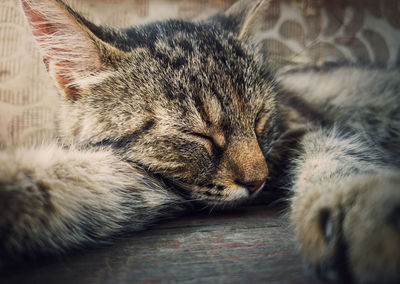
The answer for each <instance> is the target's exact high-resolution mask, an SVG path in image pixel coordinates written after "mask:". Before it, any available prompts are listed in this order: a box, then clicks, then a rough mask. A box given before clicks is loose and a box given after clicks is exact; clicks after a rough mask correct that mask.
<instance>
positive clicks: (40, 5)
mask: <svg viewBox="0 0 400 284" xmlns="http://www.w3.org/2000/svg"><path fill="white" fill-rule="evenodd" d="M22 7H23V10H24V12H25V14H26V17H27V19H28V22H29V24H30V26H31V27H32V34H33V35H34V37H35V39H36V40H37V42H38V43H39V45H40V47H41V50H42V54H43V61H44V63H45V65H46V68H47V71H48V72H49V74H50V76H52V78H53V79H54V80H55V81H56V83H57V84H58V87H59V88H60V89H61V90H62V91H63V92H64V93H65V96H66V98H68V99H70V100H75V99H77V98H78V97H79V96H80V95H81V92H80V90H81V89H82V87H80V86H79V84H78V83H77V82H78V81H79V80H81V79H82V78H85V77H88V76H91V75H92V74H95V73H97V72H100V71H102V70H103V68H104V66H103V64H102V63H101V59H100V54H99V49H98V48H97V47H96V45H95V43H94V41H93V40H92V38H91V37H90V36H89V34H88V31H87V30H85V27H84V26H81V25H80V24H79V23H78V22H77V21H76V20H75V17H74V15H72V14H70V13H69V12H68V10H67V9H66V8H65V7H64V6H63V5H62V4H60V3H58V2H57V1H55V0H52V1H50V0H47V1H46V0H40V1H39V0H37V2H36V1H32V2H31V1H26V0H23V1H22Z"/></svg>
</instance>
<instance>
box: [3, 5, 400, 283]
mask: <svg viewBox="0 0 400 284" xmlns="http://www.w3.org/2000/svg"><path fill="white" fill-rule="evenodd" d="M21 2H22V7H23V10H24V13H25V15H26V18H27V20H28V22H29V24H30V26H31V28H32V33H33V36H34V37H35V39H36V41H37V42H38V44H39V46H40V49H41V51H42V55H43V60H44V63H45V65H46V68H47V70H48V73H49V74H50V76H51V78H52V79H53V80H54V82H55V84H56V85H57V87H58V88H59V91H60V94H61V97H62V104H61V108H60V118H59V137H60V139H59V141H58V142H53V143H51V144H48V145H42V146H39V147H35V148H30V149H28V148H18V149H13V150H8V151H3V152H1V153H0V233H1V234H0V240H1V242H0V262H1V261H3V262H7V261H10V260H18V259H20V258H21V257H25V256H35V255H40V254H54V253H60V252H64V251H67V250H70V249H75V248H79V247H82V246H84V245H88V244H93V243H96V244H97V243H102V242H107V241H110V240H111V239H112V238H114V237H117V236H119V235H121V234H124V233H129V232H133V231H137V230H142V229H145V228H146V227H148V226H149V225H151V224H152V223H154V222H156V221H158V220H160V219H166V218H171V217H175V216H178V215H179V214H183V213H186V212H190V211H193V210H196V209H198V208H204V206H209V207H219V208H226V207H234V206H238V205H240V204H242V203H245V202H247V201H249V200H251V199H254V198H256V197H257V195H260V192H261V191H270V190H276V189H280V190H281V191H287V189H288V188H289V189H290V190H289V191H290V192H291V194H292V198H291V205H290V221H291V224H292V226H293V229H294V232H295V235H296V238H297V241H298V244H299V247H300V249H301V251H302V252H303V254H304V256H305V259H306V260H307V261H308V262H309V263H311V264H312V265H313V266H314V267H315V269H316V270H317V271H318V272H319V273H320V275H321V276H322V277H325V278H326V279H327V280H331V281H340V280H353V281H357V282H374V281H387V282H390V281H392V282H396V281H399V280H400V209H399V208H400V190H399V189H398V187H399V185H400V177H399V170H398V167H399V165H400V159H399V157H400V148H399V147H398V145H399V142H400V138H399V137H400V101H399V95H400V76H399V75H400V74H399V71H397V70H386V69H379V68H374V67H368V68H367V67H366V68H361V67H357V66H349V65H347V66H346V65H341V66H340V65H339V66H336V67H325V68H316V67H304V68H297V69H295V68H292V69H290V70H287V71H285V72H283V71H282V72H278V73H277V74H273V72H272V71H270V69H269V68H268V63H267V62H266V60H267V59H266V56H264V55H263V54H261V53H260V52H259V50H258V46H257V44H256V43H255V41H254V40H255V34H256V31H257V27H258V23H259V22H258V20H259V18H260V16H262V15H263V11H265V9H267V8H268V1H244V0H242V1H239V2H238V3H236V4H234V5H233V6H232V7H231V8H229V9H228V10H227V11H225V12H224V13H223V14H219V15H217V16H214V17H212V18H210V19H208V20H205V21H202V22H188V21H181V20H169V21H165V22H157V23H152V24H148V25H144V26H138V27H131V28H127V29H113V28H105V27H99V26H96V25H94V24H92V23H91V22H89V21H87V20H86V19H85V18H83V17H82V16H81V15H79V14H78V13H76V12H75V11H73V10H72V9H71V8H70V7H68V6H67V5H66V4H64V3H63V2H62V1H61V0H40V1H39V0H29V1H28V0H22V1H21Z"/></svg>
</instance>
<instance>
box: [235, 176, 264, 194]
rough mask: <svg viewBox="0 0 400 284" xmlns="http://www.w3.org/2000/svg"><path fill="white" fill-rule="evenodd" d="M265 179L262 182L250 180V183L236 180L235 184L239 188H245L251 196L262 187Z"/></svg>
mask: <svg viewBox="0 0 400 284" xmlns="http://www.w3.org/2000/svg"><path fill="white" fill-rule="evenodd" d="M265 181H266V179H262V180H252V181H245V180H236V183H237V184H238V185H240V186H243V187H245V188H246V189H247V190H248V191H249V193H250V194H253V193H254V192H256V191H257V190H259V189H260V188H261V187H263V186H264V184H265Z"/></svg>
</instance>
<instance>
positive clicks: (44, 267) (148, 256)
mask: <svg viewBox="0 0 400 284" xmlns="http://www.w3.org/2000/svg"><path fill="white" fill-rule="evenodd" d="M279 211H280V209H277V208H273V209H271V208H265V207H261V206H250V207H247V208H243V209H240V210H237V211H231V212H224V213H218V212H217V213H213V214H208V213H206V214H199V215H195V216H191V217H184V218H181V219H179V220H175V221H171V222H169V223H165V224H162V225H159V226H157V227H154V228H153V229H151V230H148V231H145V232H142V233H138V234H135V235H134V236H132V237H130V238H128V239H125V240H123V241H119V242H118V243H116V244H114V245H112V246H109V247H106V248H101V249H92V250H90V251H83V252H80V253H79V254H76V255H73V256H69V257H64V258H60V259H56V260H55V259H53V260H50V261H46V262H44V263H36V264H34V265H31V266H30V267H20V268H17V269H14V270H10V271H7V272H3V273H2V275H0V279H1V280H0V282H1V283H3V284H6V283H72V284H78V283H129V284H133V283H137V284H144V283H174V282H179V283H246V282H247V283H319V282H318V281H316V280H315V278H313V277H312V276H311V275H309V274H307V273H306V272H305V271H306V270H305V268H304V265H303V262H302V260H301V257H300V256H299V254H298V253H297V252H296V250H295V249H294V245H293V242H292V241H291V239H292V234H291V233H290V230H288V229H287V226H286V224H285V222H284V221H283V220H282V217H279Z"/></svg>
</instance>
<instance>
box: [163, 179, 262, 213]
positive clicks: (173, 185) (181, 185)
mask: <svg viewBox="0 0 400 284" xmlns="http://www.w3.org/2000/svg"><path fill="white" fill-rule="evenodd" d="M164 182H165V184H166V185H168V187H169V188H170V189H171V190H172V191H174V192H175V193H178V194H179V195H181V196H183V197H184V198H185V199H187V200H188V201H191V202H193V204H199V205H200V206H201V207H203V208H204V206H206V207H212V208H213V209H226V208H234V207H237V206H240V205H242V204H244V203H246V202H248V201H249V200H251V199H253V198H254V197H256V196H257V195H258V193H259V192H260V191H261V190H258V191H257V192H255V193H254V194H249V191H248V190H247V189H246V188H244V187H241V186H236V187H235V188H232V190H229V189H228V190H227V191H228V192H229V194H223V195H219V196H218V197H217V198H215V199H213V198H212V196H208V195H205V194H204V192H202V191H200V190H198V191H196V190H195V189H196V187H198V186H197V185H193V184H189V183H185V182H182V181H177V180H172V179H165V178H164ZM216 196H217V195H216Z"/></svg>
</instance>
